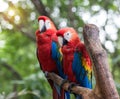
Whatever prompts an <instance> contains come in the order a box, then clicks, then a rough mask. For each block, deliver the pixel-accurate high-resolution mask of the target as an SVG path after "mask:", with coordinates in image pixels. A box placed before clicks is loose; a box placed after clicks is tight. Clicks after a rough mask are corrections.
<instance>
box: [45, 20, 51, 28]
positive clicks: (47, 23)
mask: <svg viewBox="0 0 120 99" xmlns="http://www.w3.org/2000/svg"><path fill="white" fill-rule="evenodd" d="M45 26H46V29H49V28H50V21H49V20H46V22H45Z"/></svg>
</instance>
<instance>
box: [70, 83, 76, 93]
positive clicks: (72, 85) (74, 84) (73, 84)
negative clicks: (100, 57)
mask: <svg viewBox="0 0 120 99" xmlns="http://www.w3.org/2000/svg"><path fill="white" fill-rule="evenodd" d="M75 86H77V84H76V83H74V82H71V83H70V85H69V87H68V92H70V93H72V88H73V87H75Z"/></svg>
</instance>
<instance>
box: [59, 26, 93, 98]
mask: <svg viewBox="0 0 120 99" xmlns="http://www.w3.org/2000/svg"><path fill="white" fill-rule="evenodd" d="M57 36H58V37H59V38H62V40H61V41H59V43H60V45H61V46H62V53H63V70H64V73H65V75H66V76H67V79H68V80H69V81H71V82H75V83H77V84H79V85H80V86H82V87H86V88H90V89H91V88H92V63H91V60H90V57H89V55H88V52H87V50H86V48H85V45H84V44H83V43H82V42H81V41H80V39H79V37H78V34H77V32H76V31H75V30H74V29H73V28H69V27H68V28H62V29H60V30H58V31H57ZM76 99H82V97H81V95H80V96H79V95H76Z"/></svg>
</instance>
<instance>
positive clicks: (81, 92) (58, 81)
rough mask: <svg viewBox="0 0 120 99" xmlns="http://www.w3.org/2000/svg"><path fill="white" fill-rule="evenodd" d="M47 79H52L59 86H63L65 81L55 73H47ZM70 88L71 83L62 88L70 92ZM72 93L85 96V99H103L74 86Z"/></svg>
mask: <svg viewBox="0 0 120 99" xmlns="http://www.w3.org/2000/svg"><path fill="white" fill-rule="evenodd" d="M47 78H48V79H51V80H52V81H53V82H55V83H56V84H58V85H59V86H60V85H61V84H62V82H63V79H62V78H61V77H60V76H58V75H56V74H55V73H47ZM69 86H70V82H66V83H64V84H63V86H62V88H63V89H64V90H66V91H68V87H69ZM71 91H72V93H76V94H79V95H82V96H83V99H102V98H101V97H100V96H99V97H98V96H97V95H96V94H95V93H94V91H93V90H91V89H88V88H84V87H80V86H74V87H72V88H71Z"/></svg>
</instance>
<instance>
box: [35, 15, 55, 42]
mask: <svg viewBox="0 0 120 99" xmlns="http://www.w3.org/2000/svg"><path fill="white" fill-rule="evenodd" d="M38 22H39V29H38V30H37V31H36V40H37V42H43V40H42V39H41V38H45V37H48V36H50V37H51V36H52V35H54V34H55V35H56V31H57V29H56V27H55V25H54V23H53V22H52V21H51V20H50V19H49V18H48V17H46V16H39V17H38Z"/></svg>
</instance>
